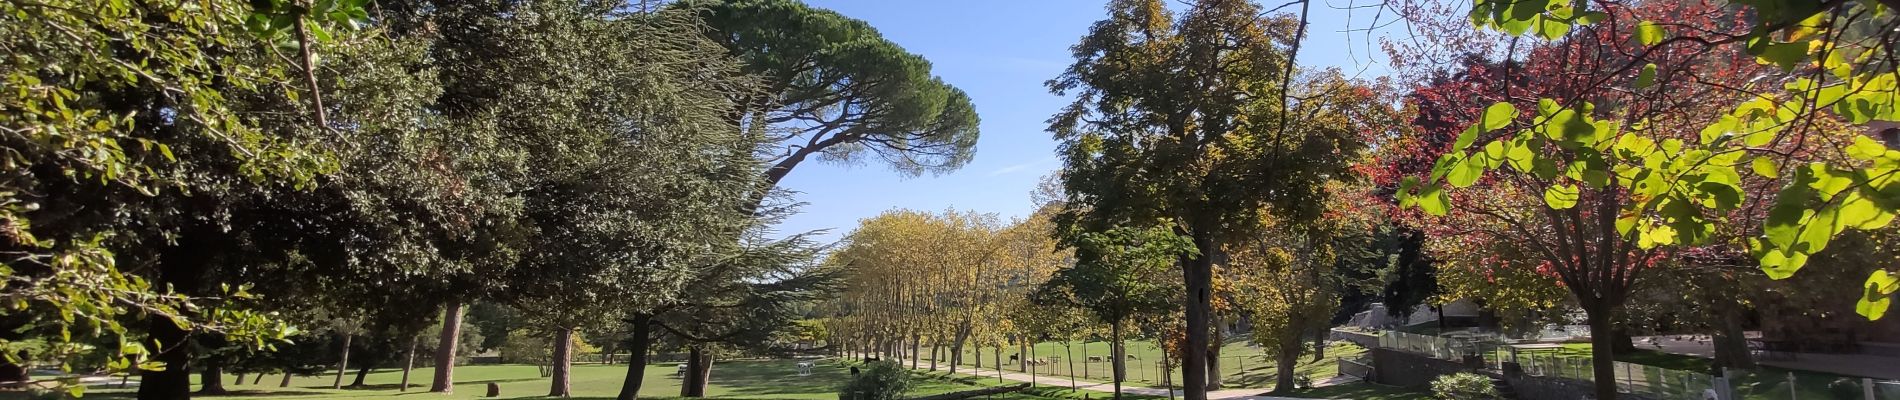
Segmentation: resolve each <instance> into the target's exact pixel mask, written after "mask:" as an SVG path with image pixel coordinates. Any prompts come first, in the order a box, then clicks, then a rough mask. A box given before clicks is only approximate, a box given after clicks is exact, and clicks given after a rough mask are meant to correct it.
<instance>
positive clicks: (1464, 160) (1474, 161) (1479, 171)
mask: <svg viewBox="0 0 1900 400" xmlns="http://www.w3.org/2000/svg"><path fill="white" fill-rule="evenodd" d="M1483 176H1484V161H1483V160H1482V159H1480V158H1478V157H1469V156H1464V157H1460V159H1459V160H1458V163H1457V164H1454V165H1452V167H1451V171H1450V172H1448V173H1446V174H1445V183H1449V184H1451V186H1452V187H1458V188H1462V187H1468V186H1471V184H1473V183H1477V182H1478V178H1480V177H1483Z"/></svg>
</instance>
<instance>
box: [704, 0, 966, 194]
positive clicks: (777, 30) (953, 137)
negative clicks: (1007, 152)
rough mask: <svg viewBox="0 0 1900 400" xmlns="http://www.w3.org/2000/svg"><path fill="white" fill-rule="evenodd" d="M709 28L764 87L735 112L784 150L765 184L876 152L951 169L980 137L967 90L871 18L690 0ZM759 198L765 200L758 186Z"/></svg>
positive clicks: (735, 0)
mask: <svg viewBox="0 0 1900 400" xmlns="http://www.w3.org/2000/svg"><path fill="white" fill-rule="evenodd" d="M673 7H675V8H680V9H687V10H698V11H699V12H700V13H702V14H703V15H704V16H705V23H706V26H707V28H708V32H707V33H708V35H709V36H711V37H713V38H715V40H718V41H720V42H721V44H723V45H725V46H726V48H728V49H730V50H731V53H732V55H734V56H736V57H738V58H740V59H741V60H743V61H744V62H745V69H744V72H745V73H746V74H749V75H753V76H758V77H759V78H760V79H762V80H763V81H764V85H765V87H764V89H763V90H759V91H757V92H753V93H740V94H737V95H738V96H737V97H736V98H735V101H737V102H739V103H740V104H742V105H743V106H744V108H743V109H741V110H736V111H735V112H734V113H733V114H732V115H731V118H732V119H733V120H734V121H735V122H739V123H742V124H744V125H745V127H746V129H747V131H748V132H749V133H753V134H757V135H761V136H762V137H763V138H764V139H765V140H766V141H767V142H771V143H775V144H777V146H779V147H777V148H771V149H766V150H765V151H763V152H762V153H761V158H762V160H763V161H765V162H767V163H768V164H770V166H769V167H767V168H766V170H765V181H766V184H767V187H768V188H769V187H771V186H776V185H777V184H778V183H779V181H780V180H783V179H784V178H785V177H786V176H787V175H788V174H790V173H791V172H792V169H793V168H794V167H797V166H798V164H799V163H802V162H804V161H805V160H807V159H810V158H811V157H813V156H818V157H820V158H821V159H823V160H828V161H836V162H847V163H849V162H855V161H858V160H861V159H863V158H866V157H871V156H876V157H878V158H880V159H882V160H883V161H884V163H886V164H888V165H890V166H891V168H893V169H896V170H897V171H900V172H904V173H908V174H920V173H924V172H932V173H937V172H947V171H954V170H956V169H957V168H960V167H962V166H963V164H964V163H966V162H969V160H970V157H971V156H972V155H973V154H974V149H973V148H974V147H975V146H976V139H977V132H978V131H977V116H976V108H975V106H973V105H971V104H970V97H969V96H968V95H966V94H964V93H963V91H962V90H960V89H957V88H955V87H952V86H950V85H949V84H946V83H944V82H943V80H942V79H939V78H937V77H935V76H932V75H931V74H930V62H929V61H926V60H924V58H923V57H921V56H918V55H916V54H912V53H910V52H907V51H905V50H904V49H903V48H902V47H899V46H898V45H897V44H896V43H892V42H890V41H889V40H886V39H884V37H883V35H881V34H879V33H878V32H877V30H876V29H873V28H871V26H870V24H867V23H865V22H864V21H860V20H857V19H853V18H850V17H846V16H844V15H840V14H838V13H837V12H833V11H831V10H826V9H822V8H814V7H811V6H808V5H805V4H804V3H803V2H801V1H798V0H688V1H680V2H677V3H674V5H673ZM759 196H760V197H759V200H764V199H765V193H764V192H760V194H759Z"/></svg>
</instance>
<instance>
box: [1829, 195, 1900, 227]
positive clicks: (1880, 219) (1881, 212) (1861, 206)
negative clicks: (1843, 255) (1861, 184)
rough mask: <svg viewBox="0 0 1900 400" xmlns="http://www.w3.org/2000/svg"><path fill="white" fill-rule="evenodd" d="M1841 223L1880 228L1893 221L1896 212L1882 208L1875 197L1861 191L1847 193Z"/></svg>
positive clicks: (1842, 204) (1842, 205)
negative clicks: (1866, 195) (1865, 194)
mask: <svg viewBox="0 0 1900 400" xmlns="http://www.w3.org/2000/svg"><path fill="white" fill-rule="evenodd" d="M1840 216H1841V225H1844V226H1845V227H1847V228H1853V229H1861V230H1872V229H1880V228H1881V227H1884V226H1887V224H1889V223H1892V222H1893V217H1894V214H1893V212H1892V211H1889V210H1887V209H1885V208H1881V207H1880V205H1879V204H1878V203H1875V202H1874V200H1873V199H1869V198H1867V197H1865V196H1861V194H1860V193H1859V192H1852V193H1848V194H1847V198H1845V199H1842V200H1841V211H1840Z"/></svg>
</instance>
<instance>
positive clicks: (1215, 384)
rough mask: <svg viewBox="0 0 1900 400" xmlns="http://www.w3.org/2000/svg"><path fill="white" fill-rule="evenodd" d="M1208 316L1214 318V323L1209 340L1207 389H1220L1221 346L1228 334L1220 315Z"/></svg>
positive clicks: (1210, 329) (1211, 325) (1209, 333)
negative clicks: (1222, 327)
mask: <svg viewBox="0 0 1900 400" xmlns="http://www.w3.org/2000/svg"><path fill="white" fill-rule="evenodd" d="M1208 318H1210V319H1212V321H1211V322H1212V323H1211V324H1209V325H1210V327H1209V328H1208V330H1209V331H1210V332H1208V336H1209V338H1208V339H1209V340H1208V341H1207V390H1220V387H1221V377H1220V375H1221V374H1220V347H1221V345H1222V344H1225V343H1226V342H1227V335H1226V334H1225V333H1224V332H1222V331H1223V330H1222V329H1221V325H1222V324H1221V318H1220V316H1212V315H1210V316H1209V317H1208Z"/></svg>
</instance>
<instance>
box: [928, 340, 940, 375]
mask: <svg viewBox="0 0 1900 400" xmlns="http://www.w3.org/2000/svg"><path fill="white" fill-rule="evenodd" d="M939 350H943V338H936V337H933V338H930V370H931V371H936V370H937V357H938V354H940V352H939Z"/></svg>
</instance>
